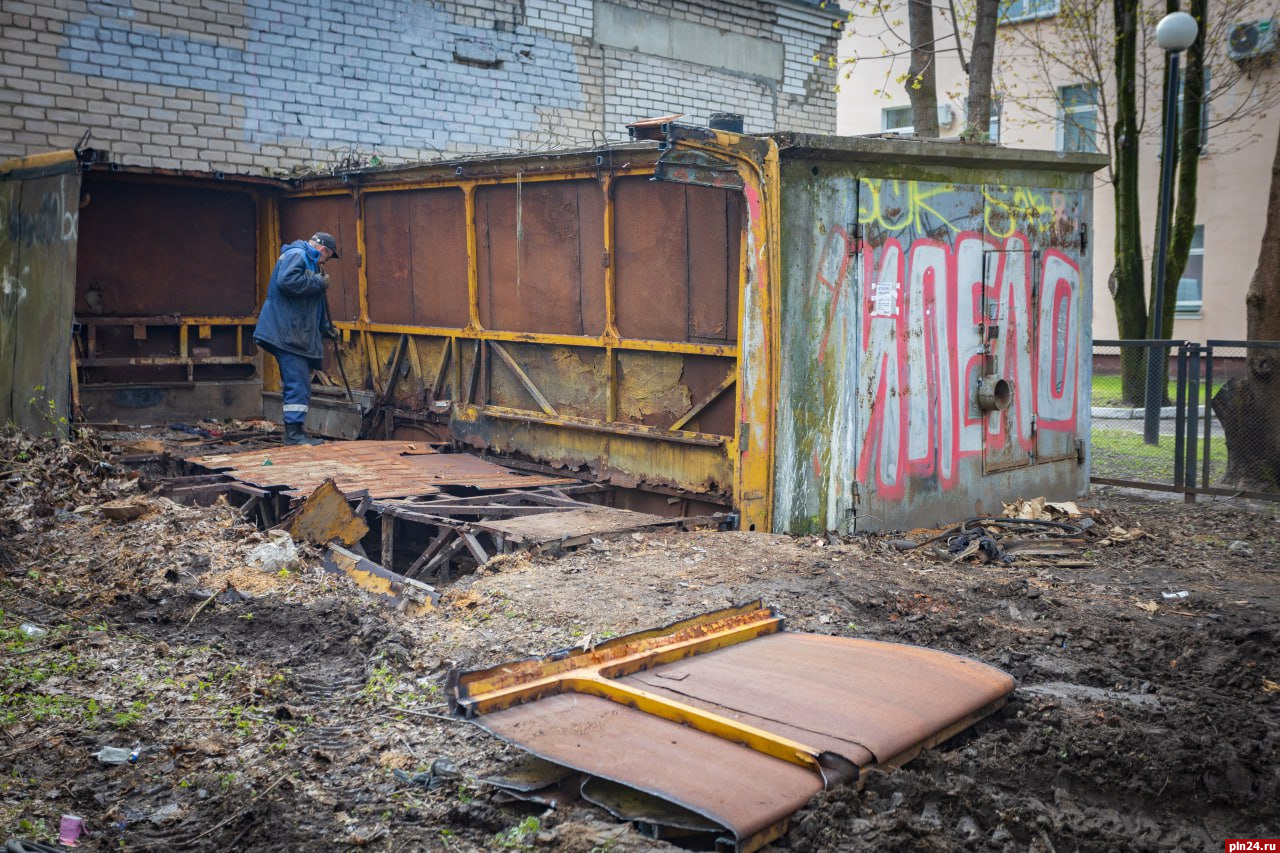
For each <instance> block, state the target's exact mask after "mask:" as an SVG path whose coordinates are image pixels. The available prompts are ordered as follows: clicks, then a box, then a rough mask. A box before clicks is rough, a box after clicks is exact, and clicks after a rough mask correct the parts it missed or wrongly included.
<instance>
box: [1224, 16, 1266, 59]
mask: <svg viewBox="0 0 1280 853" xmlns="http://www.w3.org/2000/svg"><path fill="white" fill-rule="evenodd" d="M1275 49H1276V28H1275V21H1274V20H1273V19H1271V18H1267V19H1266V20H1263V21H1241V22H1239V23H1238V24H1233V25H1232V27H1231V30H1230V32H1229V33H1228V35H1227V56H1229V57H1231V59H1232V60H1233V61H1235V62H1241V61H1243V60H1246V59H1257V58H1258V57H1261V56H1270V55H1271V54H1272V53H1274V52H1275Z"/></svg>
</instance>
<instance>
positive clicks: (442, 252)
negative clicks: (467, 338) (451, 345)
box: [363, 187, 469, 329]
mask: <svg viewBox="0 0 1280 853" xmlns="http://www.w3.org/2000/svg"><path fill="white" fill-rule="evenodd" d="M363 206H364V220H365V228H364V234H365V251H366V253H367V254H368V256H369V257H368V264H367V271H366V275H367V277H368V281H369V319H370V320H372V321H373V322H375V323H394V324H397V325H419V326H431V327H438V328H459V329H460V328H464V327H465V326H466V325H467V319H468V316H469V312H468V308H467V305H468V297H467V233H466V211H465V206H466V205H465V199H464V198H463V193H462V190H461V189H458V188H456V187H449V188H442V189H422V190H400V191H392V192H377V193H368V194H366V195H365V196H364V201H363Z"/></svg>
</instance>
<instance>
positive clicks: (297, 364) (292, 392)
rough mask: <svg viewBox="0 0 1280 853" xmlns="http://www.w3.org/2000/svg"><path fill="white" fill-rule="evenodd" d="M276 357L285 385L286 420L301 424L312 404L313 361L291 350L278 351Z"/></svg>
mask: <svg viewBox="0 0 1280 853" xmlns="http://www.w3.org/2000/svg"><path fill="white" fill-rule="evenodd" d="M275 357H276V363H278V364H279V365H280V382H281V384H282V385H283V386H284V391H283V394H282V396H283V397H284V422H285V423H286V424H300V423H302V422H303V421H305V420H306V419H307V407H308V406H309V405H310V404H311V363H310V362H309V361H307V359H305V358H303V357H302V356H300V355H294V354H293V353H290V352H277V353H275Z"/></svg>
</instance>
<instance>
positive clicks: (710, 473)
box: [451, 409, 733, 500]
mask: <svg viewBox="0 0 1280 853" xmlns="http://www.w3.org/2000/svg"><path fill="white" fill-rule="evenodd" d="M478 414H479V413H475V414H472V413H470V412H468V411H467V410H465V409H464V410H462V411H460V412H458V413H457V416H455V418H454V419H453V421H452V424H451V426H452V430H453V434H454V436H455V437H456V438H457V439H458V440H459V441H461V442H462V443H463V444H464V445H468V446H471V447H475V448H479V449H485V450H491V451H493V452H495V453H507V454H512V455H516V456H520V457H526V458H533V459H535V460H538V461H541V462H543V463H545V464H547V465H551V466H555V467H559V468H563V469H565V470H566V471H574V472H583V475H584V476H590V477H593V478H597V479H600V480H605V481H608V482H611V483H613V484H614V485H618V486H623V487H626V488H632V487H640V486H642V485H648V486H660V487H669V488H674V489H680V490H682V491H685V492H689V493H692V494H699V495H704V496H706V497H707V498H708V499H710V500H716V499H717V498H721V497H724V498H728V497H729V496H730V495H731V491H730V483H732V481H733V461H732V459H730V458H729V456H728V455H727V454H726V453H725V449H724V446H723V445H722V444H720V443H710V442H705V443H704V442H699V443H690V442H689V441H688V440H686V437H685V436H682V435H679V434H676V433H670V434H669V435H663V434H662V433H661V431H658V432H656V433H648V434H645V435H639V434H625V433H622V432H621V431H619V432H616V433H615V432H610V431H608V430H609V429H610V428H612V427H624V426H626V425H625V424H600V423H599V422H590V421H589V422H585V423H574V422H572V421H569V420H567V419H565V418H561V419H559V421H558V422H557V421H555V420H548V421H546V422H541V421H539V420H532V419H527V420H517V419H515V418H507V417H499V416H498V415H501V414H502V413H500V412H490V413H488V414H489V416H487V417H483V418H482V417H478V416H477V415H478ZM593 425H594V426H595V428H593Z"/></svg>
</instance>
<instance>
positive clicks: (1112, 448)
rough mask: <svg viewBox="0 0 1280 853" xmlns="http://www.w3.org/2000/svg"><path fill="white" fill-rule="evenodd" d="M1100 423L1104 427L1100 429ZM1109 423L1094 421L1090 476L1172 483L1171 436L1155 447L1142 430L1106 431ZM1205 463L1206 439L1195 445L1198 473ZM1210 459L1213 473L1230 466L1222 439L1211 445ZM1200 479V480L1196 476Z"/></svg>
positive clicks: (1167, 436)
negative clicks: (1146, 440) (1144, 437)
mask: <svg viewBox="0 0 1280 853" xmlns="http://www.w3.org/2000/svg"><path fill="white" fill-rule="evenodd" d="M1099 424H1104V426H1102V427H1101V428H1100V427H1099ZM1105 424H1106V421H1098V420H1095V421H1094V422H1093V432H1092V434H1091V435H1090V436H1089V449H1090V452H1091V454H1092V456H1091V465H1090V473H1091V474H1092V475H1093V476H1095V477H1112V478H1115V479H1120V480H1139V481H1143V482H1150V483H1165V484H1170V485H1172V483H1173V449H1174V442H1173V436H1172V435H1164V436H1161V437H1160V444H1159V445H1156V446H1152V445H1150V444H1147V443H1146V442H1144V441H1143V440H1142V432H1141V431H1132V430H1123V429H1107V428H1106V427H1105ZM1203 460H1204V442H1203V437H1201V440H1200V441H1199V442H1197V444H1196V462H1195V465H1196V471H1197V472H1199V471H1200V469H1201V465H1202V464H1203ZM1209 460H1210V463H1211V465H1212V470H1213V471H1217V472H1221V471H1223V470H1224V469H1225V468H1226V464H1227V444H1226V442H1225V441H1223V440H1222V439H1221V438H1215V439H1214V440H1213V441H1212V442H1210V448H1209ZM1197 479H1199V477H1197Z"/></svg>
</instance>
